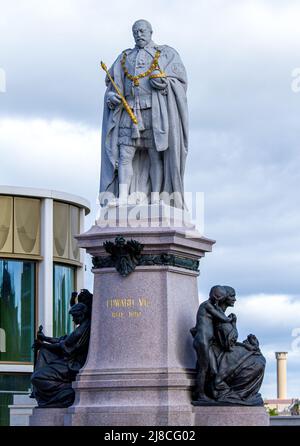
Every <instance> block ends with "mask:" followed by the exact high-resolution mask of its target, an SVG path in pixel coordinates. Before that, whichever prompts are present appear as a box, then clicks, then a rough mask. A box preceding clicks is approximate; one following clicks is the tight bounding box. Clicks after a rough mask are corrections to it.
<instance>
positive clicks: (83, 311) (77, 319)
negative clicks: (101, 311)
mask: <svg viewBox="0 0 300 446" xmlns="http://www.w3.org/2000/svg"><path fill="white" fill-rule="evenodd" d="M88 312H89V311H88V307H87V306H86V305H85V304H82V303H79V304H75V305H73V307H71V309H70V310H69V314H70V315H71V316H72V319H73V322H74V324H75V325H80V324H82V322H83V321H84V320H85V319H86V318H87V315H88Z"/></svg>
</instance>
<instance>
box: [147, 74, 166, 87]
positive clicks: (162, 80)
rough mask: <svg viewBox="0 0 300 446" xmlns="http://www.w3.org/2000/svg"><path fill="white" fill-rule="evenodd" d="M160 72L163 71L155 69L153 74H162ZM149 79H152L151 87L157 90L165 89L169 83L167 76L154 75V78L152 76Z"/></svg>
mask: <svg viewBox="0 0 300 446" xmlns="http://www.w3.org/2000/svg"><path fill="white" fill-rule="evenodd" d="M160 74H161V72H160V71H159V70H154V71H153V72H152V76H153V75H154V76H155V75H160ZM149 81H150V85H151V87H152V88H155V89H157V90H164V89H165V88H166V87H167V85H168V82H167V78H166V77H153V78H151V77H150V79H149Z"/></svg>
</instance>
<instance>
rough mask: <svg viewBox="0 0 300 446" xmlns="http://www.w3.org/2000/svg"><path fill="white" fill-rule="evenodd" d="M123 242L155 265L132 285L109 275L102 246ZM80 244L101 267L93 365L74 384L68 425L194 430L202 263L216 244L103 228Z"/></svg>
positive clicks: (177, 232) (165, 232) (168, 231)
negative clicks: (195, 334) (195, 347)
mask: <svg viewBox="0 0 300 446" xmlns="http://www.w3.org/2000/svg"><path fill="white" fill-rule="evenodd" d="M158 223H159V221H158ZM119 234H121V235H122V236H123V237H124V238H125V240H126V241H127V240H131V239H133V240H136V241H138V242H140V243H142V244H143V245H144V248H143V251H142V254H143V255H148V260H149V258H151V259H153V263H152V264H151V262H150V263H149V262H148V263H147V264H142V265H138V266H137V267H136V268H135V270H134V271H133V272H132V273H131V274H129V275H128V276H127V277H123V276H121V275H120V274H119V272H118V271H117V270H116V268H115V267H111V266H106V267H105V262H104V263H103V259H104V260H105V258H107V257H108V254H107V253H106V252H105V249H104V246H103V244H104V242H106V241H111V242H115V238H116V236H117V235H119ZM78 240H79V245H80V247H83V248H85V249H86V250H87V252H88V253H89V254H91V255H93V256H97V257H100V258H102V260H101V261H100V263H99V264H98V265H97V267H96V268H94V269H93V273H94V299H93V310H92V326H91V340H90V347H89V354H88V359H87V362H86V365H85V367H84V368H83V369H82V371H81V372H80V373H79V375H78V377H77V380H76V382H75V383H74V384H73V387H74V389H75V392H76V399H75V403H74V405H73V406H72V407H70V408H69V409H68V411H67V415H65V425H73V426H76V425H82V426H90V425H99V426H101V425H109V426H126V425H127V426H133V425H148V426H159V425H162V426H166V425H193V423H194V419H193V417H194V414H193V410H192V405H191V388H192V385H193V380H194V373H195V372H194V368H195V364H196V356H195V353H194V351H193V346H192V340H193V339H192V336H191V334H190V328H192V327H193V326H194V325H195V319H196V313H197V309H198V306H199V300H198V285H197V276H198V275H199V270H198V268H197V266H198V265H197V262H198V260H199V259H201V258H203V257H204V255H205V253H206V252H210V251H211V249H212V245H213V243H214V241H213V240H210V239H207V238H205V237H202V236H201V235H200V234H199V232H197V231H196V230H195V228H194V229H192V228H190V230H189V231H188V233H186V232H185V231H184V229H183V228H179V227H170V226H166V227H139V228H133V227H121V228H120V227H114V228H113V227H107V228H101V227H99V226H97V225H96V226H93V227H92V228H91V229H90V230H89V231H88V232H86V233H85V234H82V235H80V236H79V237H78ZM162 254H163V255H164V256H163V261H162V262H161V255H162ZM101 262H102V263H101Z"/></svg>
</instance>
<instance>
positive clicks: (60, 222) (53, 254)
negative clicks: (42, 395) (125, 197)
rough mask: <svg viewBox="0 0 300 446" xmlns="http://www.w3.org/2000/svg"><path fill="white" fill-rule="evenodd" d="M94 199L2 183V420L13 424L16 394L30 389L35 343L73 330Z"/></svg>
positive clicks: (0, 406)
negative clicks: (82, 236) (72, 304)
mask: <svg viewBox="0 0 300 446" xmlns="http://www.w3.org/2000/svg"><path fill="white" fill-rule="evenodd" d="M88 213H89V204H88V202H86V201H85V200H84V199H82V198H80V197H75V196H72V195H68V194H63V193H61V192H54V191H45V190H43V191H39V190H35V189H30V190H29V189H26V190H24V189H23V190H22V189H21V188H7V187H1V186H0V425H8V424H9V409H8V405H10V404H12V403H13V395H16V394H24V395H27V394H28V390H29V387H30V375H31V373H32V370H33V351H32V344H33V340H34V337H35V333H36V331H37V328H38V326H39V325H43V327H44V332H45V333H46V335H48V336H56V337H59V336H63V335H65V334H66V333H69V332H71V331H72V329H73V326H72V321H71V318H70V317H69V315H68V311H69V301H70V296H71V293H72V291H74V290H76V289H80V288H83V266H84V257H83V253H82V252H81V250H80V249H79V248H78V246H77V242H76V239H75V238H74V236H75V235H76V234H79V233H81V232H83V231H84V216H85V215H86V214H88Z"/></svg>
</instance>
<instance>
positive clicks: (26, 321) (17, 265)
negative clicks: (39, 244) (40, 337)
mask: <svg viewBox="0 0 300 446" xmlns="http://www.w3.org/2000/svg"><path fill="white" fill-rule="evenodd" d="M34 314H35V262H29V261H20V260H4V259H0V361H5V362H31V361H32V360H33V353H32V350H31V346H32V343H33V338H34V325H35V324H34Z"/></svg>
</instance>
